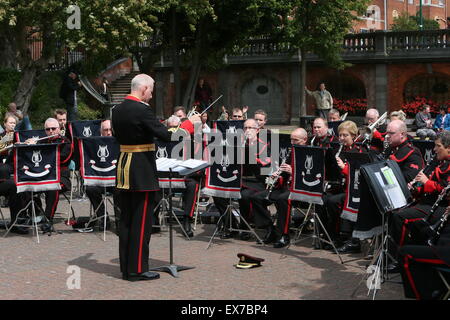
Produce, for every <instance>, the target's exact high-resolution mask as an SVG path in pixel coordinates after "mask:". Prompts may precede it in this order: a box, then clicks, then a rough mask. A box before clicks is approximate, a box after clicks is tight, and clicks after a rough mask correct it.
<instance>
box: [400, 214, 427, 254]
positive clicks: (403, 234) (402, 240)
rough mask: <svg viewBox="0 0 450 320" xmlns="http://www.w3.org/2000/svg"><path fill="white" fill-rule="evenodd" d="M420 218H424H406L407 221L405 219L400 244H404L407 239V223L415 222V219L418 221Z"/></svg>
mask: <svg viewBox="0 0 450 320" xmlns="http://www.w3.org/2000/svg"><path fill="white" fill-rule="evenodd" d="M418 220H422V218H415V219H405V221H403V226H402V235H401V236H400V243H399V246H400V247H401V246H403V242H404V241H405V237H406V225H407V224H408V223H410V222H414V221H418Z"/></svg>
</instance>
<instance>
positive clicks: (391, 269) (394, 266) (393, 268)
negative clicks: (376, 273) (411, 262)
mask: <svg viewBox="0 0 450 320" xmlns="http://www.w3.org/2000/svg"><path fill="white" fill-rule="evenodd" d="M387 272H388V273H399V272H400V264H399V263H398V262H393V263H389V264H388V265H387Z"/></svg>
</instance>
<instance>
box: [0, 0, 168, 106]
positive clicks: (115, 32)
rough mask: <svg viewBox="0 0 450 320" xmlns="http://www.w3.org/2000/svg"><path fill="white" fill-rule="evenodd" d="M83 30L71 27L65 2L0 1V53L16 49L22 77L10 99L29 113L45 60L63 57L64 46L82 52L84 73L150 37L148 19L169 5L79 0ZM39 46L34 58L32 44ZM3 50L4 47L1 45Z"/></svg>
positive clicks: (160, 0) (159, 0)
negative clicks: (4, 41) (39, 48)
mask: <svg viewBox="0 0 450 320" xmlns="http://www.w3.org/2000/svg"><path fill="white" fill-rule="evenodd" d="M77 6H78V7H79V8H80V12H81V14H80V17H81V24H80V26H81V28H80V29H69V25H68V23H67V21H68V19H69V18H70V12H69V13H68V11H67V7H68V5H67V4H66V3H64V2H61V1H58V0H48V1H40V0H0V27H1V29H0V40H1V39H7V41H8V43H7V45H5V46H4V49H3V50H2V51H1V54H0V56H1V55H5V54H6V53H7V52H8V50H9V52H10V54H9V56H11V50H12V51H13V52H14V53H16V54H15V55H16V56H17V64H18V66H19V69H20V71H21V79H20V82H19V85H18V87H17V90H16V93H15V97H14V100H15V102H16V103H17V105H18V107H19V108H21V109H22V110H23V111H24V112H27V110H28V108H29V104H30V99H31V96H32V94H33V91H34V89H35V88H36V85H37V81H38V80H39V77H40V76H41V74H42V72H43V71H44V70H45V69H46V68H47V67H48V65H49V62H51V61H55V60H59V59H61V56H62V55H63V54H64V53H65V52H64V51H65V50H78V51H80V52H83V54H84V56H85V58H86V63H85V64H84V71H85V72H94V71H95V70H98V69H99V68H100V66H104V65H105V63H107V62H110V61H111V60H113V59H115V57H116V56H121V55H124V54H127V53H128V52H129V47H130V46H132V45H133V44H134V43H138V42H139V41H143V40H145V39H147V38H148V37H149V36H151V34H152V32H153V29H152V28H151V27H150V26H149V24H148V23H147V21H149V20H152V19H154V18H155V15H154V14H155V13H157V12H160V11H164V10H166V8H167V4H166V1H163V0H146V1H142V0H78V1H77ZM32 41H37V42H39V44H41V45H42V50H41V52H40V54H38V55H36V56H33V55H32V52H31V51H30V42H32ZM0 49H2V47H0Z"/></svg>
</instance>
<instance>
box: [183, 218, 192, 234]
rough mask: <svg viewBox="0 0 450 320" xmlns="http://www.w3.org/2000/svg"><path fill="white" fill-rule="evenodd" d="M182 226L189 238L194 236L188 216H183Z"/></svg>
mask: <svg viewBox="0 0 450 320" xmlns="http://www.w3.org/2000/svg"><path fill="white" fill-rule="evenodd" d="M183 228H184V231H185V232H186V235H187V236H188V237H189V238H192V237H193V236H194V232H193V231H192V228H191V221H190V218H189V217H184V221H183Z"/></svg>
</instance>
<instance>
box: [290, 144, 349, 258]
mask: <svg viewBox="0 0 450 320" xmlns="http://www.w3.org/2000/svg"><path fill="white" fill-rule="evenodd" d="M325 151H326V150H325V149H324V148H320V147H313V146H294V148H293V173H292V176H293V183H292V185H291V193H290V195H289V198H290V199H291V200H296V201H302V202H306V203H308V204H309V206H308V210H307V212H306V214H305V219H304V221H303V223H302V224H301V225H300V227H299V229H298V231H297V234H296V236H295V238H294V241H291V242H290V243H289V244H288V245H287V246H286V247H285V249H284V252H285V253H286V251H287V250H288V249H289V248H290V246H291V245H292V244H296V243H299V242H300V241H303V240H305V239H308V238H313V245H314V246H316V245H318V246H319V248H321V246H322V243H326V244H329V245H331V246H332V247H333V249H334V250H335V252H336V254H337V256H338V257H339V260H340V261H341V263H344V262H343V261H342V258H341V255H340V254H339V252H338V251H337V248H336V246H335V245H334V243H333V241H331V237H330V235H329V234H328V231H327V230H326V228H325V227H324V225H323V223H322V220H321V219H320V217H319V215H318V214H317V212H316V208H315V205H316V204H317V205H322V204H323V200H322V199H323V193H324V188H326V184H325V183H324V176H325V169H324V168H325ZM314 168H315V169H314ZM313 169H314V170H313ZM310 221H311V222H312V223H313V234H312V236H308V237H306V238H304V239H300V236H301V235H302V232H303V229H304V227H305V226H306V224H308V223H309V222H310ZM320 228H321V229H320ZM320 230H323V231H324V233H325V237H326V238H325V239H324V238H323V237H322V236H321V232H320Z"/></svg>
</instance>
